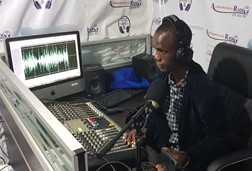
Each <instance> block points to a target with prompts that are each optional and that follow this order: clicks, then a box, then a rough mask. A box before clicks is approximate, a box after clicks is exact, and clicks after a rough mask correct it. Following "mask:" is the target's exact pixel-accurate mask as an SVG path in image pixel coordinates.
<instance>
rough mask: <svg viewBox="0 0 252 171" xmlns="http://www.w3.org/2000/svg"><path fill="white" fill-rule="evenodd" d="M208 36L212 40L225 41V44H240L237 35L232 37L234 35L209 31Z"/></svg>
mask: <svg viewBox="0 0 252 171" xmlns="http://www.w3.org/2000/svg"><path fill="white" fill-rule="evenodd" d="M207 35H208V37H210V38H211V39H214V40H220V41H225V42H227V43H231V44H237V42H238V36H237V35H235V36H232V35H229V34H220V33H214V32H211V31H209V30H207Z"/></svg>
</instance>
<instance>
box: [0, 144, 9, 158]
mask: <svg viewBox="0 0 252 171" xmlns="http://www.w3.org/2000/svg"><path fill="white" fill-rule="evenodd" d="M3 142H5V140H3V141H2V144H3ZM0 150H1V151H2V152H3V154H4V155H5V156H6V157H7V158H9V156H8V155H7V154H6V153H5V152H4V150H3V147H2V146H0Z"/></svg>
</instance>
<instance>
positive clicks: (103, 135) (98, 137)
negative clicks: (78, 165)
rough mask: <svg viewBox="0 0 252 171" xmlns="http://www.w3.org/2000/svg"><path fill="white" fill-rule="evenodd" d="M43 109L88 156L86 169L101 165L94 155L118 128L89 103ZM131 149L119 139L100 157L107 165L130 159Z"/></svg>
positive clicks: (49, 104) (64, 103)
mask: <svg viewBox="0 0 252 171" xmlns="http://www.w3.org/2000/svg"><path fill="white" fill-rule="evenodd" d="M45 106H46V107H47V108H48V109H49V110H50V111H51V113H52V114H53V115H54V116H55V117H56V118H57V119H58V120H59V121H60V122H61V123H62V124H63V125H64V126H65V127H66V128H67V129H68V130H69V131H70V132H71V133H72V135H73V136H74V137H75V138H76V139H77V140H78V141H79V142H80V143H81V144H82V145H83V147H84V148H85V149H86V150H87V152H88V164H89V167H92V166H96V165H98V164H102V163H104V160H102V159H98V158H97V157H96V156H95V154H96V152H97V151H98V150H99V149H101V148H102V147H103V145H104V144H105V143H106V142H108V141H109V140H110V139H112V138H113V137H115V136H116V135H117V134H118V132H119V131H120V130H121V128H120V127H119V126H118V125H117V124H116V123H115V122H114V121H113V120H112V119H110V118H109V117H108V116H107V115H106V114H104V113H103V112H101V111H100V110H98V109H97V108H96V107H95V106H94V105H92V103H90V102H53V103H52V102H50V103H46V104H45ZM134 155H135V148H133V147H130V148H129V147H128V146H127V145H125V144H124V141H123V138H122V137H121V138H120V139H119V140H118V141H117V142H116V144H115V145H114V147H113V148H112V149H111V150H110V151H109V152H108V153H107V154H106V155H105V156H104V158H105V159H107V160H108V161H112V160H113V161H114V160H122V159H129V158H134Z"/></svg>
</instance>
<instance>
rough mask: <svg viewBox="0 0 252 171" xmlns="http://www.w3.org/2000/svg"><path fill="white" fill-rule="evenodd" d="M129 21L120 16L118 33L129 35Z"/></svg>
mask: <svg viewBox="0 0 252 171" xmlns="http://www.w3.org/2000/svg"><path fill="white" fill-rule="evenodd" d="M130 27H131V24H130V19H129V17H127V16H122V17H121V18H120V19H119V20H118V28H119V31H120V33H122V34H125V33H129V31H130Z"/></svg>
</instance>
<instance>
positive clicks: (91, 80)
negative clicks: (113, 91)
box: [83, 64, 105, 96]
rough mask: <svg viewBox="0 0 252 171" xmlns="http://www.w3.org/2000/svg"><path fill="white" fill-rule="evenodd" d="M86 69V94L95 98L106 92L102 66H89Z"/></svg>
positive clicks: (85, 66)
mask: <svg viewBox="0 0 252 171" xmlns="http://www.w3.org/2000/svg"><path fill="white" fill-rule="evenodd" d="M83 68H84V82H85V94H86V95H87V96H95V95H99V94H102V93H104V92H105V78H104V75H105V74H104V69H103V67H102V65H101V64H87V65H84V66H83Z"/></svg>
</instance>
